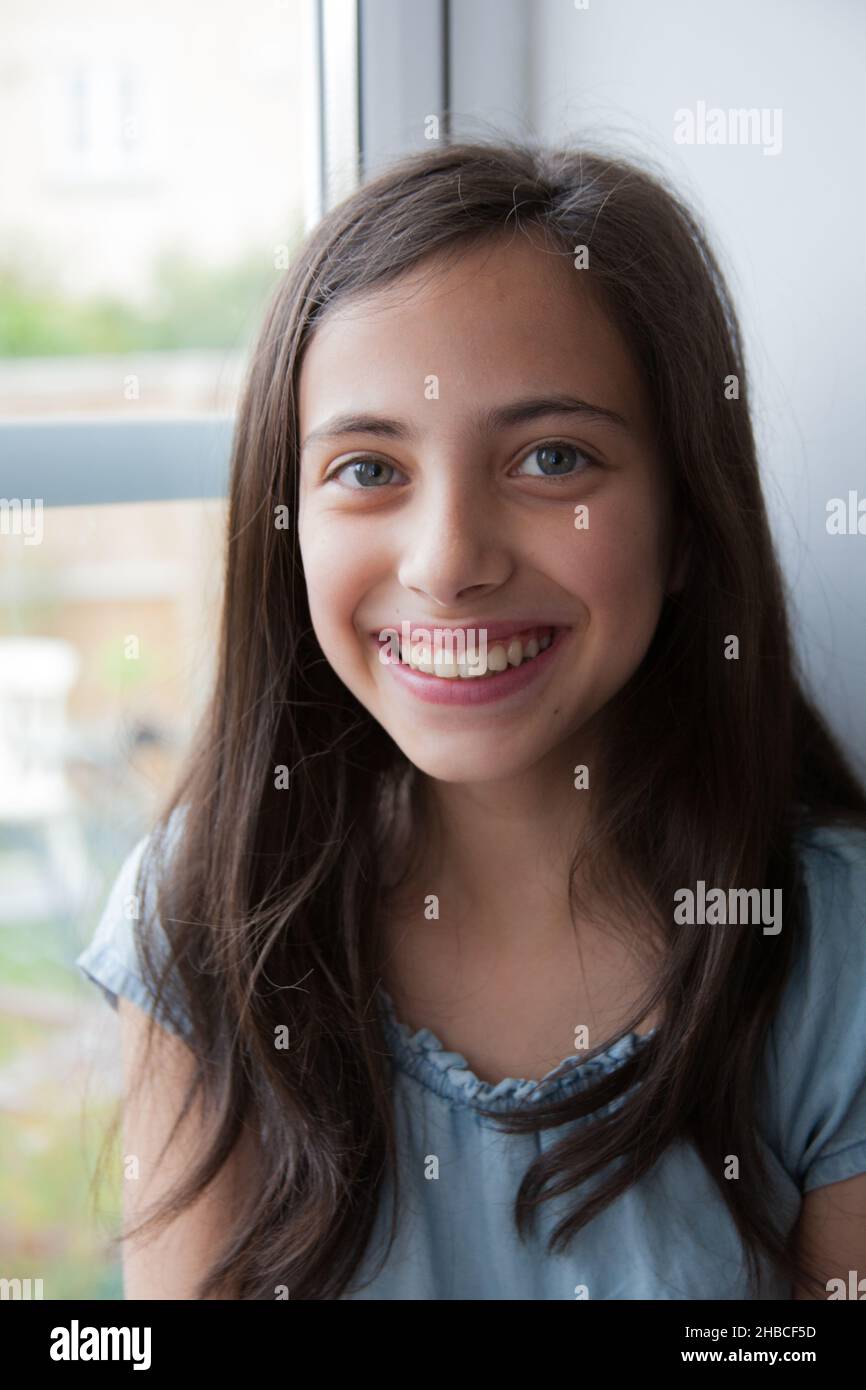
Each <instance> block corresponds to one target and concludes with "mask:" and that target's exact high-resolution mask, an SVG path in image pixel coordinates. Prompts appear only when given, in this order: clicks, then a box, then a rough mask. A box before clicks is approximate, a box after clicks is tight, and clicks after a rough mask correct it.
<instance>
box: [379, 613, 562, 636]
mask: <svg viewBox="0 0 866 1390" xmlns="http://www.w3.org/2000/svg"><path fill="white" fill-rule="evenodd" d="M403 622H407V623H408V626H409V640H410V641H414V639H415V633H416V632H431V633H434V634H435V633H436V632H445V631H446V630H447V631H449V632H462V633H463V634H464V638H465V637H466V635H467V634H468V633H470V632H473V631H474V632H478V631H479V630H483V631H485V632H486V633H487V640H488V641H490V642H495V641H497V640H499V639H504V638H506V637H514V636H515V635H516V634H517V633H518V632H531V631H533V630H535V629H538V630H544V629H545V628H555V627H563V626H564V624H562V623H553V622H550V621H549V620H548V619H546V618H514V619H504V618H503V619H500V620H499V621H498V622H495V621H493V620H492V619H483V618H478V619H477V620H476V621H474V622H467V621H466V620H465V619H463V621H462V622H459V623H443V622H442V621H441V620H440V621H439V622H435V623H434V622H426V623H416V622H409V620H408V619H405V618H404V619H403V620H402V621H401V622H395V623H385V624H383V625H382V627H379V628H374V629H373V630H372V631H371V633H370V636H371V637H376V638H378V637H379V635H380V633H382V632H385V631H386V630H388V629H396V631H397V632H398V633H399V634H400V636H401V637H402V635H403Z"/></svg>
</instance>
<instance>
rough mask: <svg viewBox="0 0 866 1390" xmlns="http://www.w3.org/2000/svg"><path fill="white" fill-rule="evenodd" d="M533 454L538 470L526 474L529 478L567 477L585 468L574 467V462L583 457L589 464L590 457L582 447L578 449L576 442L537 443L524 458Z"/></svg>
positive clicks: (528, 457)
mask: <svg viewBox="0 0 866 1390" xmlns="http://www.w3.org/2000/svg"><path fill="white" fill-rule="evenodd" d="M533 454H536V455H537V456H538V467H539V470H540V471H539V472H538V473H533V472H530V473H529V474H527V475H524V476H528V477H531V478H539V477H541V478H561V477H567V476H568V475H569V474H570V473H578V472H583V471H585V469H581V468H576V467H575V462H576V461H579V460H580V459H584V460H585V461H586V464H591V463H592V459H591V458H590V457H589V455H588V454H585V453H584V452H583V450H582V449H578V447H577V445H576V444H537V445H536V446H535V448H534V449H530V451H529V453H528V454H527V455H526V457H525V458H524V460H523V461H524V463H525V462H526V459H530V458H532V456H533Z"/></svg>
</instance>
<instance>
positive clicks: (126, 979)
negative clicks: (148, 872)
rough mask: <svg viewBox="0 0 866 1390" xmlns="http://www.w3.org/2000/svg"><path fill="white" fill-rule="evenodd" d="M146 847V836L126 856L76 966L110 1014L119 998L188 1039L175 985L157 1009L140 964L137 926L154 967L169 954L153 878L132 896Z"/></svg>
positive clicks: (186, 1019)
mask: <svg viewBox="0 0 866 1390" xmlns="http://www.w3.org/2000/svg"><path fill="white" fill-rule="evenodd" d="M170 828H171V827H170ZM150 843H151V837H150V836H149V835H145V836H143V837H142V839H140V840H139V841H138V843H137V844H136V845H135V846H134V847H133V849H131V850H130V851H129V853H128V854H127V856H126V858H125V859H124V861H123V863H122V865H121V868H120V871H119V872H118V874H117V877H116V878H115V880H114V883H113V885H112V887H111V890H110V892H109V895H108V900H107V902H106V904H105V907H104V908H103V911H102V915H101V917H100V919H99V922H98V924H97V927H96V930H95V931H94V933H93V936H92V938H91V941H90V944H89V945H88V946H87V947H85V949H84V950H83V951H82V952H81V954H80V955H79V956H78V957H77V958H76V962H75V963H76V965H77V966H78V968H79V970H81V972H82V974H83V975H84V976H85V977H86V978H87V979H88V980H90V981H91V982H92V983H93V984H95V985H97V986H98V987H99V989H100V990H101V991H102V994H103V996H104V997H105V999H106V1000H107V1001H108V1003H109V1004H110V1005H111V1007H112V1008H113V1009H116V1008H117V1000H118V995H123V996H124V998H126V999H130V1000H132V1002H133V1003H134V1004H137V1005H138V1007H139V1008H141V1009H144V1010H145V1012H146V1013H150V1014H155V1015H156V1017H157V1019H158V1021H159V1022H160V1023H161V1024H162V1026H163V1027H165V1028H166V1029H168V1031H169V1032H172V1033H175V1034H179V1035H180V1036H181V1037H184V1038H187V1039H188V1038H189V1037H190V1035H191V1031H192V1030H191V1026H190V1023H189V1016H188V1012H187V1010H186V1008H185V1007H184V1006H183V1004H182V1002H181V1001H182V995H181V990H180V987H179V985H178V983H177V982H176V981H175V980H172V981H171V982H170V983H169V986H168V987H167V990H166V1003H167V1005H168V1008H166V1007H165V1004H163V1005H162V1006H161V1007H160V1008H159V1009H158V1010H157V1009H156V1008H155V1000H154V998H153V995H152V994H151V992H150V990H149V988H148V986H147V984H146V983H145V980H144V976H143V971H142V966H141V962H140V959H139V952H138V933H139V931H140V929H141V928H142V927H145V928H146V929H147V931H148V942H149V944H150V947H151V952H152V954H153V957H154V959H155V961H156V963H157V964H159V965H161V964H162V962H163V961H164V959H165V958H166V953H167V951H168V941H167V938H166V936H165V933H164V931H163V929H162V924H161V923H160V921H159V919H158V917H157V915H156V911H155V902H156V893H155V886H154V883H153V881H152V876H148V878H147V881H146V883H145V885H144V893H143V898H139V895H138V891H137V889H138V874H139V869H140V867H141V864H142V859H143V857H144V855H145V853H146V851H147V849H148V847H149V845H150Z"/></svg>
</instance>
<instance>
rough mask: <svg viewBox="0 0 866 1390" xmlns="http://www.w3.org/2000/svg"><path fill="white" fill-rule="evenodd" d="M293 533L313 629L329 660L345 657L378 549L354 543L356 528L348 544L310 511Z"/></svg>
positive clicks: (377, 565) (372, 581) (375, 570)
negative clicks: (296, 532) (301, 564)
mask: <svg viewBox="0 0 866 1390" xmlns="http://www.w3.org/2000/svg"><path fill="white" fill-rule="evenodd" d="M298 534H299V541H300V549H301V560H302V563H303V567H304V578H305V580H306V585H307V601H308V603H309V607H310V616H311V618H312V622H313V628H314V630H315V633H316V636H317V637H318V639H319V643H320V645H321V647H322V649H323V650H324V651H325V653H326V655H327V656H328V657H329V659H334V658H336V659H338V660H339V659H340V654H341V653H342V657H343V660H345V657H346V654H347V652H349V651H351V645H350V644H349V643H348V641H347V639H348V638H349V637H350V636H351V630H352V627H353V619H354V617H355V614H356V611H357V609H358V607H359V605H360V604H361V603H362V601H363V599H364V597H365V595H366V594H368V593H369V592H370V590H371V589H372V588H374V587H375V585H376V583H377V582H378V578H379V571H380V570H381V549H380V548H379V547H374V546H372V545H371V544H367V543H362V544H359V542H358V536H357V532H355V533H354V534H353V536H352V541H351V543H349V542H348V540H347V538H346V536H344V535H340V534H339V528H338V527H334V526H329V525H328V522H327V518H326V517H321V516H320V517H319V518H318V519H316V518H315V517H314V516H313V515H312V514H311V513H309V512H308V513H307V514H306V515H305V516H304V517H303V520H302V523H301V524H300V525H299V533H298Z"/></svg>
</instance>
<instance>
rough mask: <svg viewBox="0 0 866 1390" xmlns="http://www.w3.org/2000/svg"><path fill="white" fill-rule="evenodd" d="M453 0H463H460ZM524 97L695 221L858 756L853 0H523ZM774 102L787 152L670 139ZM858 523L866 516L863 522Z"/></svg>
mask: <svg viewBox="0 0 866 1390" xmlns="http://www.w3.org/2000/svg"><path fill="white" fill-rule="evenodd" d="M461 2H462V3H465V0H461ZM529 9H530V11H531V15H532V42H531V44H530V45H529V54H530V57H529V62H530V79H529V108H530V113H531V124H532V127H533V130H534V133H535V134H537V135H540V136H542V137H544V138H545V139H547V140H571V141H573V142H577V141H580V140H581V139H583V140H584V141H586V142H591V141H592V140H596V141H600V140H601V139H604V141H605V145H606V148H608V149H610V148H611V147H612V146H618V147H619V148H621V149H622V150H623V152H624V153H629V152H632V153H634V152H640V151H644V152H645V153H646V154H648V155H650V156H651V157H652V158H654V159H655V160H657V161H661V162H662V163H663V164H664V165H665V166H666V167H667V168H668V169H669V170H670V172H671V174H672V175H673V176H674V177H675V179H676V182H677V184H678V186H679V187H680V189H681V190H682V192H683V193H685V194H686V195H687V197H688V198H689V199H690V201H692V202H693V203H694V204H696V205H697V207H698V209H699V211H701V212H702V213H703V214H704V216H705V218H706V219H707V221H708V223H709V226H710V230H711V233H712V235H713V240H714V244H715V246H716V247H717V249H719V250H720V251H721V253H722V263H723V266H724V267H725V269H726V270H727V271H728V272H729V279H730V281H731V284H732V289H733V291H734V296H735V299H736V301H737V305H738V308H739V312H740V317H741V322H742V325H743V329H744V334H745V340H746V351H747V362H748V364H749V366H750V369H751V383H752V394H753V400H754V403H755V425H756V431H757V436H758V443H759V448H760V450H761V458H762V465H763V470H764V480H765V491H766V495H767V500H768V505H769V507H770V511H771V517H772V519H773V522H774V526H775V529H776V533H777V535H778V539H779V547H780V552H781V555H782V560H783V564H784V567H785V570H786V573H787V576H788V580H789V584H790V586H791V589H792V596H793V599H794V603H795V605H796V608H795V631H796V635H797V639H798V645H799V648H800V650H801V652H802V655H803V658H804V661H805V662H806V664H807V669H808V670H809V672H810V674H811V680H812V686H813V690H814V691H815V693H816V694H817V695H818V697H819V699H820V702H821V704H822V706H823V707H824V708H825V710H826V711H827V713H828V714H829V716H830V718H831V721H832V723H833V724H834V726H835V727H836V729H837V730H838V732H839V733H840V734H842V736H843V737H844V739H845V744H846V747H847V749H848V751H849V752H851V753H854V754H855V755H857V756H859V757H860V758H861V759H863V760H864V764H866V535H862V536H860V535H847V536H830V535H828V533H827V531H826V504H827V502H828V500H829V499H830V498H832V497H843V498H847V494H848V491H849V490H850V489H856V490H857V491H858V493H859V496H860V497H861V498H866V463H864V458H866V390H864V379H866V362H864V350H863V331H862V327H861V318H862V315H863V310H864V281H866V269H864V259H866V238H864V227H866V193H864V177H863V172H864V171H863V166H864V158H863V119H862V99H863V90H864V85H866V84H864V77H866V71H864V58H866V5H864V4H862V3H859V0H833V3H832V4H823V5H819V4H815V3H814V0H761V2H760V3H755V0H724V3H721V0H709V2H708V0H704V3H695V0H656V3H648V0H589V8H588V9H586V10H580V9H577V8H576V6H575V4H574V0H532V3H531V4H530V5H529ZM701 100H702V101H704V102H705V103H706V106H707V107H708V108H709V107H713V106H715V107H721V108H723V109H725V110H728V109H731V108H740V107H758V108H768V109H769V110H772V109H773V108H781V111H782V125H781V130H782V148H781V152H780V153H778V154H777V155H764V153H763V150H762V148H761V147H760V146H755V145H727V146H726V145H708V144H707V145H703V146H698V145H694V146H688V145H680V144H676V143H675V142H674V138H673V132H674V112H675V111H676V110H677V109H679V108H684V107H688V108H691V109H692V110H694V109H695V108H696V106H697V103H698V102H699V101H701ZM864 525H866V522H864Z"/></svg>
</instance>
